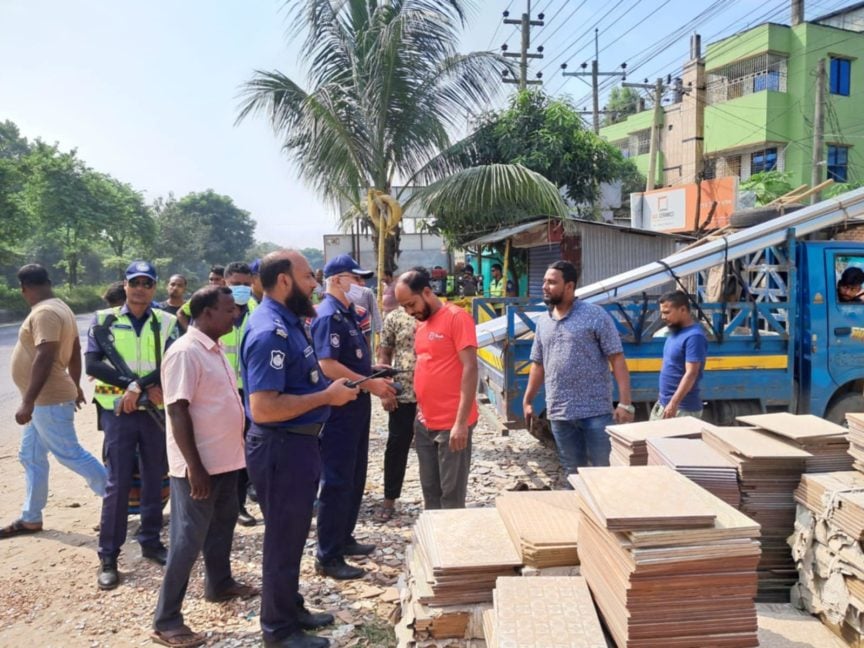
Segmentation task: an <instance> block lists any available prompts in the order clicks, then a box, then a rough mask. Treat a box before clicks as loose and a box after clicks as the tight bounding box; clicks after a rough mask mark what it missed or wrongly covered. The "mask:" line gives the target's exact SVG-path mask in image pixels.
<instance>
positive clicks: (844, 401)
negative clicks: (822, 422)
mask: <svg viewBox="0 0 864 648" xmlns="http://www.w3.org/2000/svg"><path fill="white" fill-rule="evenodd" d="M849 412H864V394H859V393H857V392H849V393H847V394H843V395H842V396H840V397H838V398H836V399H834V401H833V402H832V403H831V404H830V405H829V406H828V410H827V411H826V412H825V419H826V420H828V421H831V422H832V423H836V424H837V425H843V426H846V414H848V413H849Z"/></svg>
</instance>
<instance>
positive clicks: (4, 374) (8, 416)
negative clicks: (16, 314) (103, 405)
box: [0, 313, 93, 445]
mask: <svg viewBox="0 0 864 648" xmlns="http://www.w3.org/2000/svg"><path fill="white" fill-rule="evenodd" d="M92 318H93V314H92V313H90V314H88V315H78V316H77V317H76V319H77V320H78V332H79V334H80V335H81V348H82V349H83V348H84V345H85V344H86V343H87V341H86V339H85V338H86V336H87V328H88V326H89V324H90V320H91V319H92ZM19 327H20V323H19V324H4V325H2V326H0V445H5V444H6V442H8V441H10V440H12V439H13V438H16V437H17V436H18V433H19V429H20V428H19V426H18V425H17V424H16V423H15V418H14V417H15V408H16V407H17V406H18V399H19V396H20V394H19V393H18V389H17V388H16V387H15V384H14V383H13V382H12V375H11V374H10V371H9V370H10V361H11V359H12V349H13V347H14V346H15V342H16V341H17V339H18V329H19ZM81 382H82V384H83V387H84V393H85V394H87V395H88V397H89V395H90V393H91V392H92V387H91V386H90V382H89V381H88V380H87V379H86V378H84V379H82V381H81Z"/></svg>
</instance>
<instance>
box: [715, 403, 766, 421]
mask: <svg viewBox="0 0 864 648" xmlns="http://www.w3.org/2000/svg"><path fill="white" fill-rule="evenodd" d="M762 413H763V410H762V405H761V404H760V403H759V401H758V400H720V401H713V402H710V403H708V407H706V408H705V413H704V414H703V416H702V418H703V420H705V422H707V423H712V424H714V425H720V426H732V425H741V423H739V422H738V420H737V417H739V416H749V415H752V414H762Z"/></svg>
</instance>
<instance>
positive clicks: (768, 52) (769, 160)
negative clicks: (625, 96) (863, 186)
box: [600, 2, 864, 186]
mask: <svg viewBox="0 0 864 648" xmlns="http://www.w3.org/2000/svg"><path fill="white" fill-rule="evenodd" d="M862 32H864V2H861V3H857V4H854V5H851V6H849V7H846V8H844V9H842V10H840V11H836V12H834V13H832V14H829V15H827V16H822V17H820V18H817V19H815V20H812V21H808V22H799V23H798V24H795V25H793V26H789V25H781V24H774V23H767V24H763V25H759V26H757V27H754V28H752V29H748V30H747V31H744V32H741V33H738V34H735V35H733V36H730V37H728V38H725V39H723V40H720V41H717V42H715V43H711V44H710V45H708V46H707V48H706V49H705V55H704V58H702V59H698V60H696V59H694V60H693V61H690V62H689V63H688V64H687V65H685V71H684V75H683V87H684V88H689V92H688V93H687V94H685V95H684V96H679V97H678V98H677V101H676V102H673V103H671V104H668V105H664V107H663V111H664V116H663V120H664V125H663V128H662V129H660V147H659V150H660V154H659V157H658V164H657V168H658V174H657V175H658V177H657V183H658V185H659V186H664V185H672V184H676V183H678V182H692V181H693V179H694V177H695V175H696V172H697V171H698V166H699V165H697V164H696V163H695V160H696V159H697V158H700V159H701V160H702V165H701V166H702V167H703V169H704V173H705V176H706V177H722V176H729V175H737V176H739V177H740V178H742V179H746V178H748V177H750V175H751V174H753V173H756V172H758V171H764V170H771V169H778V170H783V171H787V172H789V174H790V177H791V182H792V184H793V185H794V186H798V185H801V184H805V183H806V184H809V183H810V180H811V169H812V162H811V160H812V146H813V119H814V109H815V106H816V96H817V95H816V91H817V74H816V71H817V66H818V62H819V60H820V59H824V60H825V65H826V72H827V75H826V76H827V78H826V88H825V89H826V93H825V104H824V114H825V120H824V133H825V147H824V150H823V151H822V155H821V159H822V161H823V164H824V167H823V168H822V169H821V175H820V177H821V179H825V178H826V177H831V178H833V179H835V180H836V181H838V182H862V181H864V102H862V98H864V33H862ZM696 56H698V51H697V53H696ZM688 76H689V78H688ZM688 102H689V103H690V104H691V106H692V107H693V109H692V110H688V108H687V104H688ZM700 108H701V109H703V110H704V112H703V113H702V114H701V115H700V114H699V109H700ZM699 119H701V120H702V136H703V139H702V140H701V141H700V140H699V138H698V137H693V135H694V134H696V135H698V126H696V124H698V121H697V120H699ZM651 120H652V112H651V111H650V110H648V111H644V112H641V113H638V114H636V115H631V116H630V117H629V118H628V119H627V120H626V121H624V122H621V123H618V124H615V125H612V126H609V127H606V128H603V129H601V131H600V134H601V136H603V137H604V138H605V139H607V140H609V141H610V142H612V143H614V144H616V145H617V146H618V147H619V148H620V149H621V150H622V152H624V153H625V155H626V156H628V157H630V158H631V159H633V160H634V162H635V163H636V165H637V166H638V167H639V168H640V170H641V171H642V172H643V173H645V172H647V169H648V158H649V156H648V146H649V144H650V127H651ZM699 148H701V151H699ZM688 161H689V164H688Z"/></svg>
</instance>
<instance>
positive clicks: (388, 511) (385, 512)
mask: <svg viewBox="0 0 864 648" xmlns="http://www.w3.org/2000/svg"><path fill="white" fill-rule="evenodd" d="M394 515H396V508H395V507H393V506H382V507H381V508H379V509H378V510H377V511H375V515H374V519H375V521H376V522H389V521H390V520H392V519H393V516H394Z"/></svg>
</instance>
